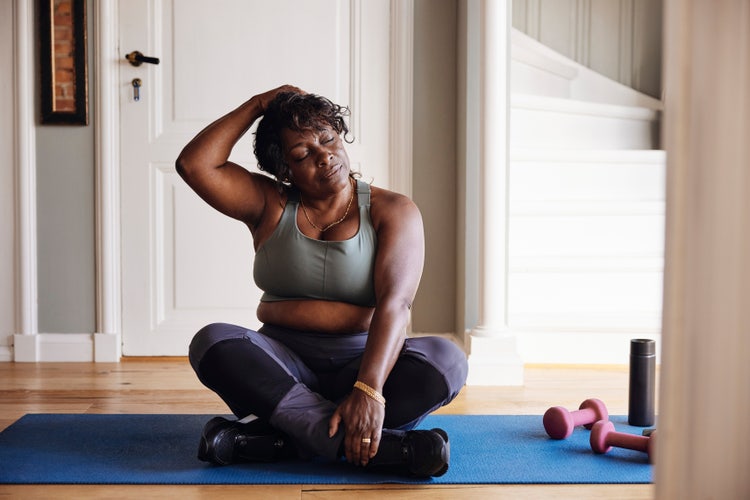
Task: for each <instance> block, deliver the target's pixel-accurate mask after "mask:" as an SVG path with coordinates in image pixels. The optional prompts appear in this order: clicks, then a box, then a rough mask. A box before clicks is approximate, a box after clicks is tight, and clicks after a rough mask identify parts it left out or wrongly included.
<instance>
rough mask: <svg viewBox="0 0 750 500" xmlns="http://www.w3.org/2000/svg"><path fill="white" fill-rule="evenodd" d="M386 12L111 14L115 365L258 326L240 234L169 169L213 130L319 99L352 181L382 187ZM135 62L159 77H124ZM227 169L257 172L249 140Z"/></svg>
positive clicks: (128, 5)
mask: <svg viewBox="0 0 750 500" xmlns="http://www.w3.org/2000/svg"><path fill="white" fill-rule="evenodd" d="M389 8H390V7H389V1H388V0H367V1H362V0H351V1H346V0H274V1H272V2H271V1H267V0H254V1H250V0H222V1H211V2H206V1H202V0H171V1H170V0H121V1H120V4H119V50H120V54H121V56H122V58H123V59H121V61H122V62H121V63H120V67H119V68H120V69H119V84H120V117H121V122H120V130H121V136H120V158H121V165H120V172H121V178H120V186H121V191H120V203H121V219H122V233H121V241H122V248H121V250H122V253H121V258H122V268H121V273H122V329H123V354H124V355H130V356H157V355H170V356H171V355H178V356H182V355H185V354H186V353H187V347H188V344H189V341H190V338H191V337H192V335H193V334H194V333H195V332H196V331H197V330H198V329H199V328H200V327H202V326H203V325H205V324H207V323H210V322H214V321H223V322H230V323H237V324H241V325H246V326H248V327H255V326H258V322H257V319H256V317H255V308H256V306H257V303H258V299H259V297H260V292H259V290H257V289H256V287H255V286H254V284H253V282H252V270H251V265H252V259H253V247H252V241H251V237H250V233H249V231H248V230H247V228H246V227H245V226H244V225H243V224H242V223H240V222H237V221H234V220H232V219H229V218H227V217H225V216H223V215H221V214H219V213H218V212H215V211H214V210H213V209H212V208H210V207H209V206H208V205H206V204H205V203H204V202H203V201H202V200H201V199H200V198H198V196H197V195H195V194H194V193H193V192H192V191H191V190H190V189H189V188H187V186H186V185H185V184H184V183H183V181H182V180H181V179H180V178H179V176H178V175H177V174H176V172H175V169H174V161H175V159H176V157H177V155H178V153H179V152H180V150H181V149H182V147H183V146H184V145H185V144H186V143H187V142H188V141H189V140H190V139H191V138H192V137H193V136H194V135H195V134H196V133H197V132H198V131H199V130H200V129H202V128H203V127H204V126H206V125H207V124H208V123H210V122H211V121H212V120H214V119H215V118H218V117H219V116H220V115H222V114H224V113H226V112H228V111H229V110H231V109H233V108H234V107H236V106H238V105H239V104H240V103H242V102H243V101H244V100H246V99H248V98H250V97H251V96H252V95H254V94H256V93H260V92H263V91H265V90H268V89H270V88H274V87H276V86H279V85H281V84H284V83H290V84H293V85H297V86H298V87H301V88H302V89H305V90H306V91H309V92H315V93H318V94H322V95H324V96H326V97H329V98H331V99H332V100H333V101H334V102H337V103H339V104H343V105H348V106H349V107H350V109H351V118H350V126H351V130H352V132H353V134H354V137H355V142H354V143H353V144H351V145H350V146H349V155H350V157H351V160H352V166H353V168H354V169H358V170H360V171H361V172H362V173H363V174H364V176H365V178H370V177H372V178H374V180H375V182H376V183H377V184H378V185H380V186H383V187H389V186H390V179H389V178H388V175H389V174H388V157H389V151H388V148H389V144H388V113H389V92H388V85H389V71H388V69H389ZM132 51H140V52H141V53H143V54H144V55H146V56H150V57H158V58H159V59H160V64H158V65H150V64H143V65H141V66H138V67H134V66H131V65H130V64H129V63H127V62H125V61H124V57H125V54H128V53H130V52H132ZM135 78H139V79H140V80H141V85H140V88H139V94H140V99H139V100H136V99H135V98H134V95H135V89H134V88H133V85H132V81H133V79H135ZM251 132H252V131H251ZM232 160H233V161H235V162H237V163H240V164H241V165H244V166H246V167H247V168H249V169H255V165H256V162H255V160H254V157H253V155H252V133H248V134H247V135H246V136H245V137H244V138H243V139H242V141H241V142H240V144H239V145H238V147H237V148H236V149H235V152H234V155H233V157H232Z"/></svg>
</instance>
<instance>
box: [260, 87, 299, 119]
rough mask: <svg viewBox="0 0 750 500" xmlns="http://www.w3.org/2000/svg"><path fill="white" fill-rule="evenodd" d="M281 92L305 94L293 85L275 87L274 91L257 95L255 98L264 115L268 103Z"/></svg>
mask: <svg viewBox="0 0 750 500" xmlns="http://www.w3.org/2000/svg"><path fill="white" fill-rule="evenodd" d="M282 92H294V93H296V94H306V93H307V92H305V91H304V90H302V89H300V88H299V87H295V86H294V85H282V86H281V87H276V88H275V89H271V90H268V91H266V92H264V93H262V94H258V95H257V96H256V97H257V98H258V100H259V101H260V107H261V109H262V110H263V112H264V113H265V111H266V108H267V107H268V103H270V102H271V101H273V100H274V98H275V97H276V96H277V95H278V94H280V93H282Z"/></svg>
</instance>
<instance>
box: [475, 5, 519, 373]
mask: <svg viewBox="0 0 750 500" xmlns="http://www.w3.org/2000/svg"><path fill="white" fill-rule="evenodd" d="M511 23H512V11H511V2H510V1H507V2H506V1H497V0H481V2H480V15H479V24H480V28H479V29H480V176H481V189H482V192H481V196H482V201H481V211H480V213H481V222H480V244H481V248H480V253H479V255H480V257H479V259H480V262H479V286H480V291H479V302H480V303H479V324H478V325H477V326H476V327H475V328H474V329H473V330H472V332H471V336H470V348H469V380H468V383H469V384H472V385H522V384H523V362H522V361H521V357H520V355H519V354H518V349H517V346H516V337H515V335H514V334H513V333H511V332H510V330H509V329H508V297H507V292H508V171H509V154H508V149H509V133H508V122H509V115H510V96H509V69H510V29H511Z"/></svg>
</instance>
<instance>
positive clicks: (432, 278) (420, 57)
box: [412, 0, 457, 333]
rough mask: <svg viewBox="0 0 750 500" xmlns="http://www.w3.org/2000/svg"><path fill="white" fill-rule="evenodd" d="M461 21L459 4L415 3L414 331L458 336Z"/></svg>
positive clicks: (425, 0)
mask: <svg viewBox="0 0 750 500" xmlns="http://www.w3.org/2000/svg"><path fill="white" fill-rule="evenodd" d="M456 19H457V2H456V1H455V0H443V1H440V2H435V1H434V0H416V1H415V3H414V180H413V186H414V187H413V198H414V201H415V203H417V205H418V206H419V208H420V210H421V211H422V217H423V219H424V224H425V239H426V257H425V270H424V274H423V276H422V283H421V285H420V289H419V292H418V294H417V298H416V300H415V303H414V312H413V327H412V329H413V330H414V331H415V332H425V333H441V332H453V331H454V329H455V323H456V191H457V190H456V178H457V165H456V137H457V136H456V126H457V125H456V118H457V115H456V102H457V101H456V99H457V97H456V80H457V79H456V57H457V50H456V42H457V31H456V30H457V20H456Z"/></svg>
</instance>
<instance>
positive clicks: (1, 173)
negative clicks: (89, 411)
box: [0, 0, 16, 360]
mask: <svg viewBox="0 0 750 500" xmlns="http://www.w3.org/2000/svg"><path fill="white" fill-rule="evenodd" d="M13 19H14V14H13V0H0V93H2V94H0V95H3V96H5V99H0V360H3V358H2V352H3V351H6V350H7V345H8V342H9V336H10V335H12V334H13V333H16V325H15V320H16V303H15V275H14V271H13V270H14V268H15V265H14V259H15V242H16V238H15V216H16V212H15V203H14V202H15V194H14V187H15V179H14V175H13V172H14V158H13V151H14V147H13V140H14V137H15V134H14V131H13V112H14V110H13V99H10V98H9V97H10V96H12V95H13V75H14V72H13V46H14V43H13ZM4 347H5V349H3V348H4Z"/></svg>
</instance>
